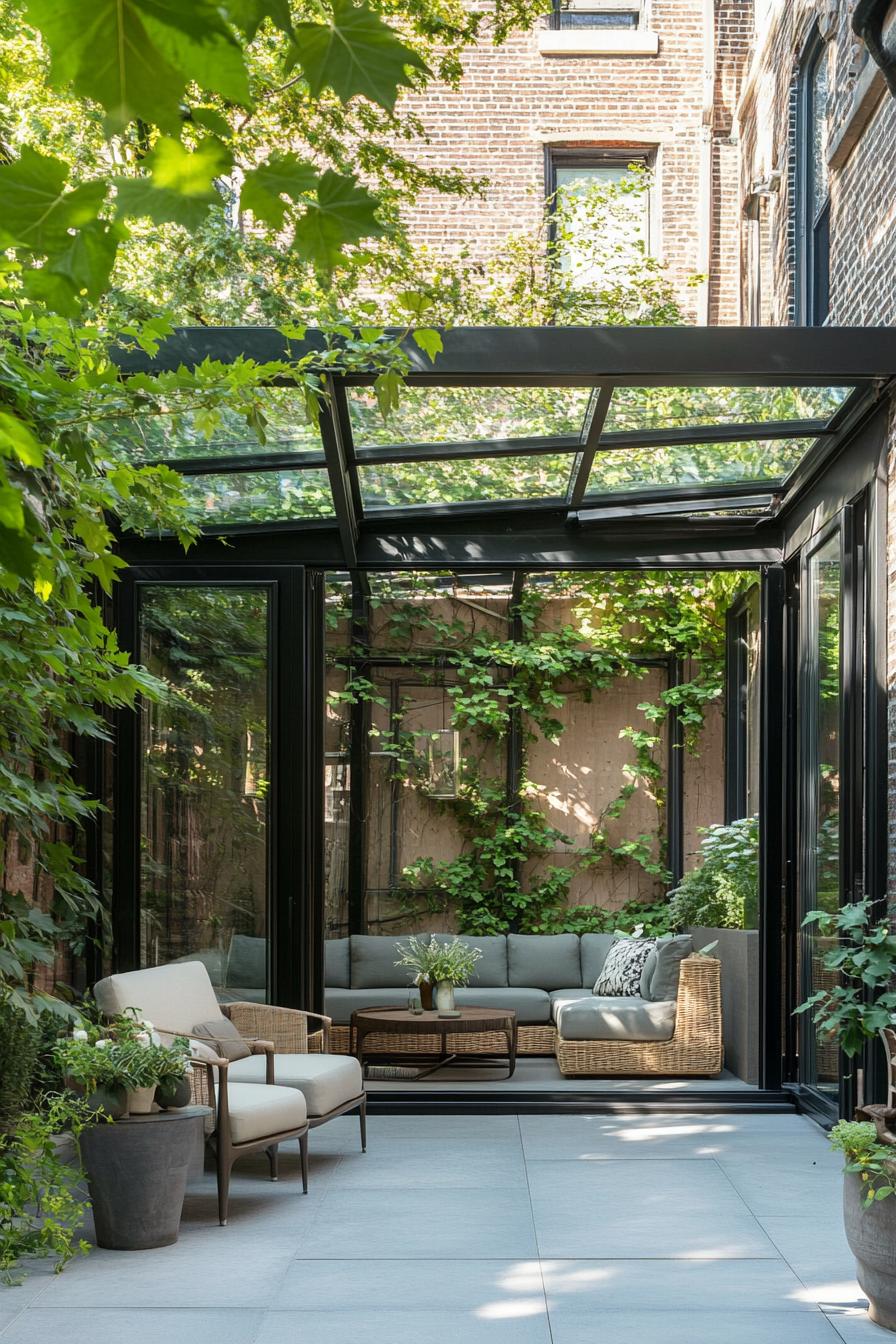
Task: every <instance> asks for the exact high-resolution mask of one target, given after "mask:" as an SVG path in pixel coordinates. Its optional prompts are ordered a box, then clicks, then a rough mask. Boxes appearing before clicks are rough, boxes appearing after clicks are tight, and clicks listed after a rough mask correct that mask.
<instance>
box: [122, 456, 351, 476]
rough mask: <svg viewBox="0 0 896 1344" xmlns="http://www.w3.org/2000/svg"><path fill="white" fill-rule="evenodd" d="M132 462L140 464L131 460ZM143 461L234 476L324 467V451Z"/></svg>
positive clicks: (184, 470) (191, 471)
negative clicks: (240, 473)
mask: <svg viewBox="0 0 896 1344" xmlns="http://www.w3.org/2000/svg"><path fill="white" fill-rule="evenodd" d="M134 465H135V466H140V465H143V464H141V463H134ZM145 465H147V466H151V467H160V466H161V467H171V469H172V470H173V471H179V472H180V474H181V475H182V476H223V475H227V476H234V475H236V474H237V473H239V472H250V471H256V472H257V471H306V470H308V468H309V467H317V468H318V469H320V468H321V467H325V466H326V465H327V459H326V456H325V454H324V453H302V454H301V455H300V454H298V453H257V454H252V453H240V454H239V456H236V455H234V456H231V457H180V458H178V457H161V458H157V459H156V460H154V461H153V462H149V463H146V464H145Z"/></svg>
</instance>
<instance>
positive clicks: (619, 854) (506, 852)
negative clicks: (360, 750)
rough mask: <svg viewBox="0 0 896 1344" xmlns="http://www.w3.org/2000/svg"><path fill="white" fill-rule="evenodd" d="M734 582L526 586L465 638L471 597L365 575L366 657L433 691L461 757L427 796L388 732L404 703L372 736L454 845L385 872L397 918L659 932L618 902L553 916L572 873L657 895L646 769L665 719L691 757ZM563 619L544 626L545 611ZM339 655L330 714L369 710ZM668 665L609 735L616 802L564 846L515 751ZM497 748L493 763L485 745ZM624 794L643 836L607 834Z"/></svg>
mask: <svg viewBox="0 0 896 1344" xmlns="http://www.w3.org/2000/svg"><path fill="white" fill-rule="evenodd" d="M747 582H749V579H748V577H747V576H745V575H742V574H730V573H705V574H703V573H701V574H693V573H676V572H653V571H620V572H614V573H599V574H554V575H551V576H549V578H548V577H546V578H534V577H533V576H530V577H529V579H528V580H527V582H526V583H525V585H524V586H523V587H522V590H521V592H519V593H518V594H517V601H516V605H515V607H514V608H513V610H508V611H507V613H506V619H505V620H504V622H503V624H504V625H505V626H506V627H507V628H506V630H505V631H500V632H498V631H499V626H500V624H501V623H502V622H500V621H496V619H495V617H496V611H495V609H494V608H491V609H489V608H484V607H483V608H481V610H483V611H484V613H485V615H487V616H488V617H489V620H488V621H487V622H486V623H484V624H482V623H480V624H479V625H478V626H477V624H476V623H475V621H473V622H471V621H470V619H468V618H466V619H465V616H464V613H465V612H467V613H468V612H469V611H470V609H475V607H476V600H475V596H474V595H473V592H474V590H471V589H470V588H462V587H460V586H459V585H458V584H457V583H456V582H455V581H453V580H452V579H451V578H450V576H445V575H428V576H427V575H414V576H411V577H409V576H396V577H394V578H383V577H380V578H378V579H377V581H376V586H375V588H374V590H373V595H372V599H371V608H372V614H373V616H374V620H375V628H376V643H375V652H374V656H375V655H376V653H378V652H381V653H384V654H388V655H389V656H390V657H395V656H396V655H400V654H401V653H405V654H407V656H408V658H409V660H410V659H413V661H414V663H415V665H419V664H420V663H421V662H422V663H423V669H422V672H421V669H420V668H419V666H418V667H417V671H418V672H420V675H421V680H424V681H428V682H430V683H431V684H433V685H442V686H444V687H445V692H446V695H447V697H448V701H449V705H450V726H451V727H452V728H454V729H456V730H457V731H458V732H459V734H460V736H461V741H462V744H463V749H462V759H461V768H460V777H459V780H458V783H457V787H456V790H455V793H454V796H452V797H444V796H435V795H434V791H432V790H431V789H430V786H429V783H428V781H427V778H426V776H425V772H421V770H420V768H419V757H418V750H419V747H418V735H417V734H414V733H412V732H410V731H408V730H407V729H406V728H405V727H404V726H403V715H404V711H405V710H406V709H407V707H408V706H407V704H405V705H403V706H401V707H400V708H399V712H398V714H397V716H396V717H395V718H394V719H393V720H392V724H391V727H390V730H389V731H388V732H387V733H386V734H382V732H381V730H380V729H378V728H374V729H372V731H373V732H374V733H376V734H377V739H378V740H377V743H376V749H377V750H378V751H381V752H382V751H385V752H387V753H388V754H389V755H390V756H391V769H392V775H393V778H394V779H396V780H398V781H400V782H401V784H402V785H403V786H404V787H407V788H411V789H414V790H415V791H416V792H417V793H418V794H419V795H422V796H423V797H426V798H427V799H428V805H429V806H430V807H432V808H433V809H435V810H437V811H441V812H442V813H444V814H448V815H450V816H451V817H452V818H453V820H454V823H455V825H456V827H457V829H458V831H459V833H460V835H461V837H462V841H463V844H462V851H461V853H460V855H459V856H458V857H457V858H455V859H452V860H449V861H438V860H434V859H432V858H430V857H420V858H418V859H416V860H415V861H413V862H412V863H410V864H408V865H406V866H405V867H404V868H403V870H402V873H401V888H400V893H399V894H400V895H402V897H403V899H404V901H405V902H406V905H407V908H408V910H409V911H411V910H414V909H418V910H420V909H423V910H426V909H429V910H430V911H433V912H435V911H441V910H445V909H450V910H451V911H453V913H454V916H455V919H456V921H457V924H458V927H459V928H460V929H461V930H462V931H464V932H468V933H477V934H487V933H492V932H499V931H503V930H507V929H510V928H513V929H518V930H520V931H523V932H529V933H539V932H560V931H564V930H574V931H576V932H584V931H587V930H600V929H604V928H614V927H620V926H621V927H625V926H626V925H628V926H632V925H633V924H634V923H636V922H639V923H643V922H645V920H646V922H647V924H648V926H649V927H650V928H651V929H652V930H653V931H662V929H664V928H665V927H666V926H667V919H666V915H665V909H664V906H663V905H662V904H661V905H660V906H658V907H655V908H654V907H650V906H646V905H645V904H643V903H642V902H638V901H634V902H629V903H628V905H627V906H626V907H625V908H624V909H623V910H622V911H621V912H619V911H614V912H613V913H612V915H611V914H610V912H609V911H608V910H606V909H604V908H603V907H600V906H596V905H584V906H583V905H575V906H570V905H569V903H568V898H569V890H570V883H571V880H572V878H573V875H574V874H575V873H576V872H577V871H583V870H588V869H597V868H601V867H605V866H610V867H617V868H620V867H625V866H627V865H635V866H637V867H638V868H640V869H642V870H643V871H644V872H646V873H648V874H649V875H650V876H651V877H653V878H654V879H655V880H656V883H657V884H663V883H666V882H667V881H668V878H669V873H668V871H667V868H666V855H665V842H664V838H663V836H664V830H665V806H666V797H665V771H664V767H663V764H662V762H661V759H660V751H659V749H660V744H661V741H662V731H663V727H664V724H665V723H666V721H667V719H668V717H669V714H670V712H671V711H672V710H673V708H674V709H675V710H676V711H677V713H678V716H679V722H680V724H681V725H682V729H683V734H684V749H685V750H686V751H690V752H693V751H696V749H697V743H698V737H699V733H700V729H701V728H702V726H703V723H704V719H705V714H706V709H707V706H708V705H711V704H713V703H714V702H717V701H718V700H719V698H720V696H721V694H722V690H723V678H724V652H725V649H724V644H725V620H724V614H725V609H726V608H727V606H728V605H729V604H730V602H731V601H732V600H733V598H734V596H735V595H736V593H737V592H738V591H740V590H742V589H743V587H744V586H745V584H746V583H747ZM558 599H559V600H563V601H564V609H565V611H567V612H568V619H565V620H564V622H563V623H562V624H558V623H557V621H556V619H555V613H556V611H557V610H558V608H557V606H556V605H555V606H553V607H552V604H553V603H556V602H557V600H558ZM352 652H354V653H355V654H356V655H358V656H360V657H364V656H365V655H366V653H367V651H366V650H362V649H360V648H357V649H355V650H351V649H350V648H349V647H348V646H345V647H343V648H342V650H339V649H334V654H333V658H334V661H335V662H336V663H337V664H338V665H339V666H341V667H342V668H343V669H344V671H345V674H346V680H345V684H344V686H343V687H342V688H341V689H339V690H338V691H335V692H334V693H333V696H332V699H333V701H334V702H340V701H341V702H342V703H350V702H352V701H354V700H356V699H366V700H369V701H373V702H375V703H379V704H380V705H383V706H385V704H386V703H387V702H386V700H385V698H384V697H383V696H382V695H380V694H379V692H378V689H377V684H376V683H375V682H374V681H372V680H370V678H369V677H368V676H366V675H365V676H361V675H355V673H354V670H353V661H352V659H351V658H349V659H347V660H346V659H345V657H344V655H345V654H346V653H352ZM664 657H674V658H677V659H679V660H681V663H682V665H683V666H684V668H685V676H684V679H683V680H682V681H681V683H680V684H678V685H675V686H671V687H669V688H667V689H665V690H663V691H661V692H660V693H659V695H656V696H654V697H652V698H645V699H644V700H643V701H641V702H640V703H639V705H638V709H639V711H640V714H641V716H642V721H641V722H639V723H629V724H626V725H624V726H623V728H622V730H621V732H620V737H622V738H623V739H625V740H626V741H627V742H628V744H629V748H630V753H629V758H628V760H627V761H626V762H625V764H624V766H623V768H622V777H621V779H620V781H619V786H618V789H617V790H616V791H615V793H614V794H613V797H612V799H611V801H610V802H609V803H607V804H606V806H605V807H604V809H603V811H602V812H601V814H600V815H599V816H598V817H597V818H596V820H595V822H594V824H593V826H592V829H591V833H590V836H589V837H588V840H587V843H585V844H583V845H576V844H574V842H573V841H572V840H571V839H570V838H569V837H568V836H566V835H565V834H563V833H562V832H561V831H560V830H558V829H557V828H556V827H555V826H553V825H552V824H551V822H550V820H549V819H548V817H547V816H546V815H545V812H544V811H543V809H542V807H540V806H539V781H538V780H536V779H534V778H531V777H530V770H529V762H530V757H531V750H530V749H531V747H532V745H533V744H534V743H535V742H537V741H538V740H539V739H547V740H549V741H551V742H556V743H558V744H559V743H560V742H561V740H562V736H563V733H564V729H565V725H564V721H563V717H562V713H561V711H562V708H563V706H564V704H565V703H566V701H567V700H568V699H569V698H570V697H580V698H582V699H584V700H586V701H590V700H592V699H593V698H594V697H595V696H598V695H600V694H601V693H602V692H605V691H607V690H608V688H610V687H611V686H612V685H613V684H614V683H615V682H616V681H617V679H618V678H620V677H625V678H627V677H632V678H643V677H644V676H645V675H646V672H647V667H646V666H645V662H644V661H643V660H647V659H653V660H656V659H658V658H664ZM516 725H518V728H519V731H520V734H521V739H522V751H521V761H520V763H521V770H520V775H519V778H518V780H517V781H516V783H515V784H514V785H512V786H510V787H509V786H508V781H507V780H506V778H505V777H504V775H503V773H502V774H501V775H500V776H498V775H496V774H495V762H496V761H498V760H499V759H500V760H501V762H502V763H503V759H504V757H503V748H504V747H505V746H506V742H507V738H508V734H510V733H511V731H513V730H514V727H515V726H516ZM496 746H497V747H499V748H501V749H502V750H501V751H499V752H496V751H495V747H496ZM636 795H641V796H647V797H648V798H649V799H650V800H652V803H653V805H654V807H655V811H656V818H657V820H656V827H655V828H654V829H653V830H651V831H650V832H648V833H642V832H636V833H628V834H625V833H624V834H623V836H622V838H620V836H619V829H620V828H619V825H618V823H619V822H620V821H622V820H623V819H624V817H625V814H626V810H627V808H628V806H629V804H630V803H631V801H632V799H633V798H635V797H636ZM561 847H563V849H564V851H565V852H564V855H563V859H564V861H563V862H562V863H558V864H552V865H549V866H548V867H547V868H546V869H545V870H544V871H543V872H542V873H541V874H540V875H539V876H538V877H537V879H534V880H530V881H528V882H527V881H525V880H524V878H523V877H522V876H521V871H522V869H523V866H524V865H525V864H526V863H527V861H529V860H531V859H535V858H541V857H544V856H546V855H548V854H550V853H552V852H554V851H556V850H557V849H559V848H561Z"/></svg>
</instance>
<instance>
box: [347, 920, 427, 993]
mask: <svg viewBox="0 0 896 1344" xmlns="http://www.w3.org/2000/svg"><path fill="white" fill-rule="evenodd" d="M421 936H422V937H424V938H427V937H429V935H428V934H422V935H421ZM350 941H351V970H352V986H351V987H352V989H394V988H395V987H396V986H399V985H412V984H413V983H414V973H413V971H412V970H411V968H410V967H409V966H396V965H395V963H396V961H397V960H398V958H399V956H400V955H401V954H400V952H399V950H398V947H397V946H396V944H397V943H400V942H401V941H402V939H401V938H390V937H387V936H383V935H381V934H375V933H353V934H352V936H351V940H350Z"/></svg>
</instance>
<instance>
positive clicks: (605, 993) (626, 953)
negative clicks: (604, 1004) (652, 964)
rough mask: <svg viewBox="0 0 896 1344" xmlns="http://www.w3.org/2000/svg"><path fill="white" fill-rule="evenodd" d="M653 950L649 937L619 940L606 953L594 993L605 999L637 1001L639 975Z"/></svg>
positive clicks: (639, 991)
mask: <svg viewBox="0 0 896 1344" xmlns="http://www.w3.org/2000/svg"><path fill="white" fill-rule="evenodd" d="M653 948H654V941H653V939H652V938H620V940H619V941H618V942H616V943H614V944H613V946H612V947H611V948H610V950H609V952H608V953H607V959H606V961H605V962H604V968H603V970H602V971H601V973H600V978H599V979H598V981H597V982H596V984H595V986H594V993H595V994H596V995H598V997H600V998H608V999H637V998H640V996H641V972H642V971H643V969H644V964H645V962H646V961H647V958H648V957H649V956H650V953H651V952H652V951H653Z"/></svg>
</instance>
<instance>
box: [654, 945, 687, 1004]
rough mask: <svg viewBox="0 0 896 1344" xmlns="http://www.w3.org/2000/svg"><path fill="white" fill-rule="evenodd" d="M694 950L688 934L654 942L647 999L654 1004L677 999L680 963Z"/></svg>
mask: <svg viewBox="0 0 896 1344" xmlns="http://www.w3.org/2000/svg"><path fill="white" fill-rule="evenodd" d="M693 950H694V940H693V939H692V938H691V935H690V934H689V933H682V934H677V935H672V934H669V935H667V936H666V937H663V938H658V939H657V941H656V966H655V967H654V969H653V975H652V976H651V977H650V988H649V994H648V996H647V997H649V998H650V999H652V1000H653V1002H654V1003H659V1002H662V1001H664V1000H668V999H677V998H678V977H679V972H680V971H681V963H682V962H683V961H684V959H685V957H689V956H690V955H691V953H692V952H693Z"/></svg>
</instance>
